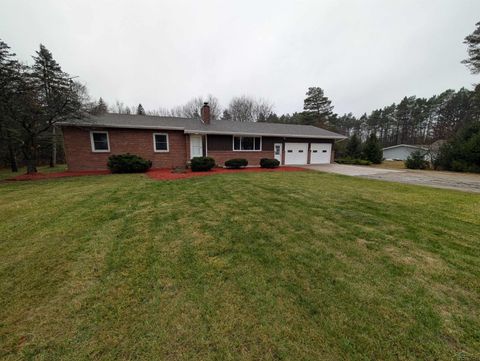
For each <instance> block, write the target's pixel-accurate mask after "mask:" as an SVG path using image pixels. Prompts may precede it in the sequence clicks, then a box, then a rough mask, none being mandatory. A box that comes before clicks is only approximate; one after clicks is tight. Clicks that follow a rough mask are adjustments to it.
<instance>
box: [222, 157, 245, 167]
mask: <svg viewBox="0 0 480 361" xmlns="http://www.w3.org/2000/svg"><path fill="white" fill-rule="evenodd" d="M247 165H248V160H246V159H243V158H235V159H229V160H227V161H226V162H225V167H227V168H232V169H238V168H243V167H246V166H247Z"/></svg>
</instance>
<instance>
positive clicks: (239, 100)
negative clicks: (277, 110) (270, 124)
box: [228, 95, 273, 122]
mask: <svg viewBox="0 0 480 361" xmlns="http://www.w3.org/2000/svg"><path fill="white" fill-rule="evenodd" d="M272 112H273V105H272V104H271V103H270V102H268V101H267V100H265V99H261V98H260V99H255V98H252V97H249V96H246V95H242V96H240V97H235V98H233V99H232V100H231V101H230V104H229V106H228V113H229V114H230V115H231V119H232V120H233V121H237V122H256V121H258V120H259V119H262V118H267V117H268V116H269V115H270V114H271V113H272Z"/></svg>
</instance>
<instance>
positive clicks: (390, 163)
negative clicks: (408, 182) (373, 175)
mask: <svg viewBox="0 0 480 361" xmlns="http://www.w3.org/2000/svg"><path fill="white" fill-rule="evenodd" d="M371 167H375V168H384V169H407V167H405V162H404V161H403V160H384V161H383V162H382V163H380V164H372V165H371Z"/></svg>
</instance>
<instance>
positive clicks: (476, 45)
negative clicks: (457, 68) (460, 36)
mask: <svg viewBox="0 0 480 361" xmlns="http://www.w3.org/2000/svg"><path fill="white" fill-rule="evenodd" d="M475 25H476V26H477V28H476V29H475V30H474V31H473V33H471V34H470V35H468V36H467V37H466V38H465V41H464V44H467V52H468V59H465V60H463V61H462V63H463V64H465V65H467V66H468V68H469V69H470V71H471V72H472V73H473V74H478V73H480V22H478V23H476V24H475Z"/></svg>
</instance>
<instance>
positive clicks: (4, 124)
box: [0, 39, 20, 172]
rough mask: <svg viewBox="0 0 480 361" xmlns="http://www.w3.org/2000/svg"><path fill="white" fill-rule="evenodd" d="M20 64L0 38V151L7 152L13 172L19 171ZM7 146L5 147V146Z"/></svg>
mask: <svg viewBox="0 0 480 361" xmlns="http://www.w3.org/2000/svg"><path fill="white" fill-rule="evenodd" d="M19 69H20V64H19V63H18V61H17V60H16V59H15V54H14V53H12V52H10V47H9V46H8V45H7V44H6V43H5V42H3V41H2V40H1V39H0V152H2V153H3V152H6V154H7V159H8V161H9V164H10V168H11V170H12V172H17V171H18V165H17V159H16V153H17V151H16V149H17V148H18V141H17V139H16V138H15V136H14V135H15V134H16V133H17V128H18V127H16V125H15V122H14V119H13V111H12V110H13V109H14V108H15V94H16V89H15V88H16V86H15V85H16V83H17V80H18V76H19ZM4 147H5V148H4Z"/></svg>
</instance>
